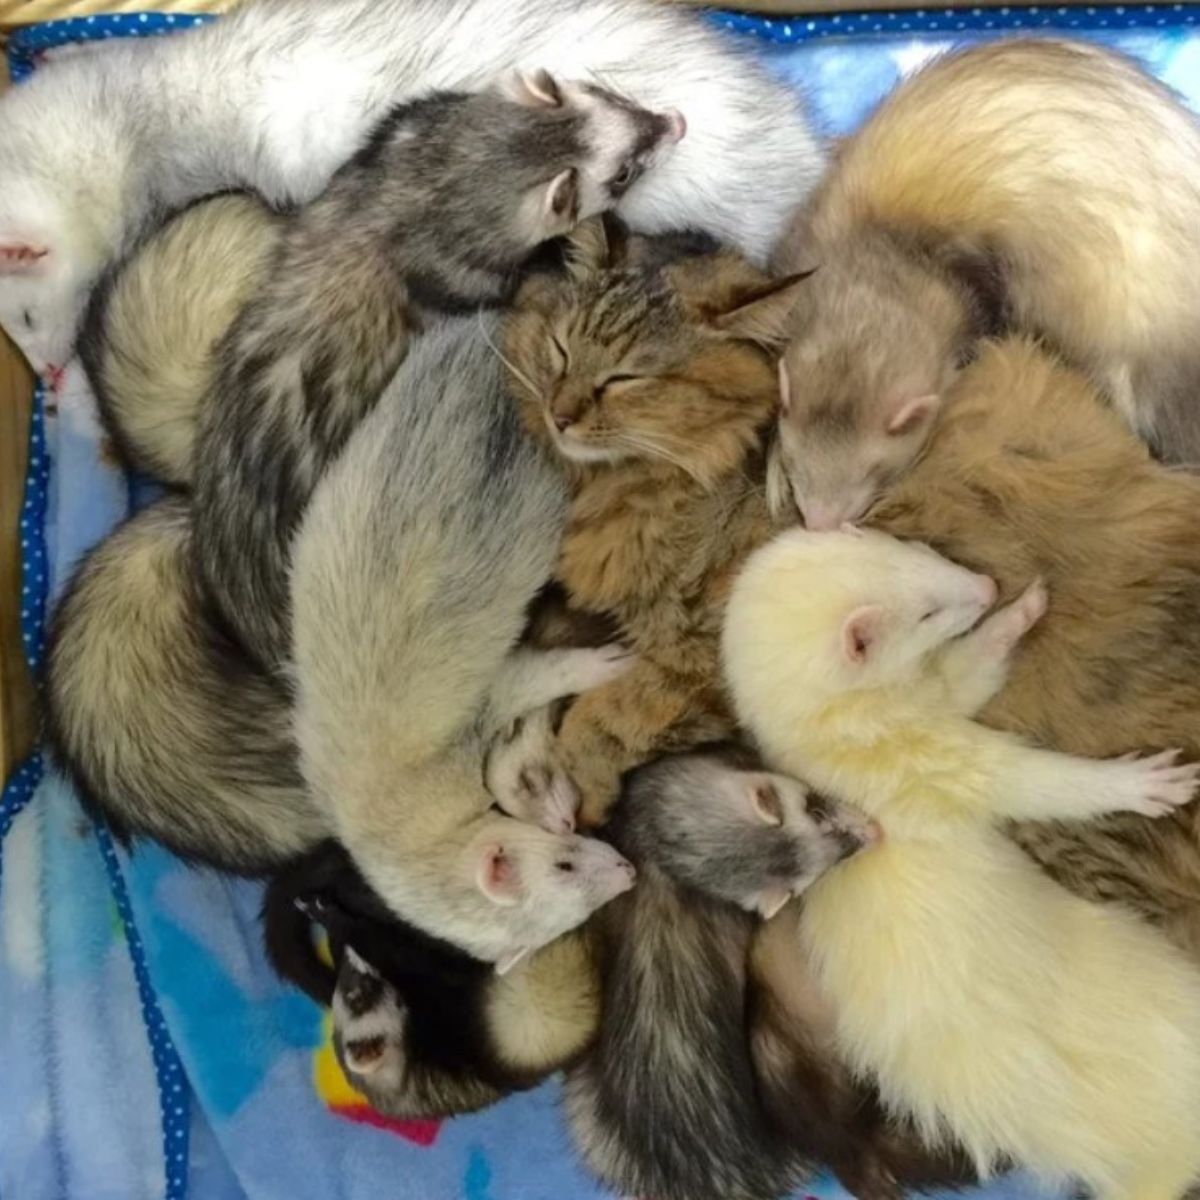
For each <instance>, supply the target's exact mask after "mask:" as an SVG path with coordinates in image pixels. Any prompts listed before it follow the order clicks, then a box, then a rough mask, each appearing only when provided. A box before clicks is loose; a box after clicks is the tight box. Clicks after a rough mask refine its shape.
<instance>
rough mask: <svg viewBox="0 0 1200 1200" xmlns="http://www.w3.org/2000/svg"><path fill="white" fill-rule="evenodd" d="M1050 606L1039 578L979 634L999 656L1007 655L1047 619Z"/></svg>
mask: <svg viewBox="0 0 1200 1200" xmlns="http://www.w3.org/2000/svg"><path fill="white" fill-rule="evenodd" d="M1049 602H1050V596H1049V593H1048V592H1047V591H1046V583H1045V580H1043V579H1042V578H1041V577H1040V576H1039V577H1038V578H1037V579H1035V580H1034V581H1033V582H1032V583H1031V584H1030V585H1029V586H1028V587H1027V588H1026V589H1025V590H1024V591H1023V592H1022V593H1021V594H1020V595H1019V596H1018V597H1017V598H1016V599H1015V600H1014V601H1013V602H1012V603H1011V604H1006V605H1005V606H1004V607H1003V608H1002V609H1000V610H999V611H998V612H995V613H993V614H992V615H991V616H990V617H988V618H987V620H985V621H984V623H983V625H982V626H981V627H980V633H981V634H982V635H983V636H984V637H986V638H987V640H988V641H989V642H990V643H991V644H992V649H993V651H994V652H995V653H996V654H997V655H1001V656H1003V655H1006V654H1007V653H1008V652H1009V651H1010V650H1012V648H1013V647H1014V646H1015V645H1016V644H1017V643H1018V642H1019V641H1020V640H1021V639H1022V638H1023V637H1024V636H1025V635H1026V634H1027V633H1028V632H1029V631H1030V630H1031V629H1032V628H1033V627H1034V626H1035V625H1036V624H1037V623H1038V622H1039V621H1040V620H1041V619H1042V617H1044V616H1045V615H1046V608H1047V605H1048V604H1049Z"/></svg>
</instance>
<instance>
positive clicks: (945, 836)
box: [724, 529, 1200, 1200]
mask: <svg viewBox="0 0 1200 1200" xmlns="http://www.w3.org/2000/svg"><path fill="white" fill-rule="evenodd" d="M995 599H996V589H995V585H994V583H993V582H992V581H991V580H990V579H988V578H987V577H986V576H980V575H974V574H972V573H971V572H969V571H966V570H964V569H963V568H961V567H958V566H956V565H954V564H953V563H950V562H948V561H947V560H946V559H944V558H941V557H940V556H939V555H937V554H935V553H934V552H933V551H932V550H930V549H929V548H928V547H927V546H923V545H920V544H918V543H912V542H908V543H905V542H900V541H897V540H895V539H893V538H890V537H888V536H886V535H884V534H881V533H876V532H873V531H854V530H849V529H846V530H843V531H841V532H833V533H813V532H808V531H805V530H797V531H794V532H790V533H786V534H784V535H783V536H781V537H780V538H778V539H776V540H775V541H774V542H772V543H771V544H769V545H767V546H766V547H764V548H763V549H761V550H760V551H758V552H757V553H756V554H755V555H754V556H752V558H751V559H750V560H749V562H748V564H747V566H746V568H745V570H744V572H743V573H742V575H741V577H740V578H739V580H738V582H737V584H736V586H735V589H734V592H733V596H732V598H731V600H730V603H729V607H728V610H727V615H726V626H725V633H724V654H725V665H726V673H727V677H728V680H729V683H730V685H731V688H732V691H733V695H734V699H735V703H736V707H737V710H738V713H739V715H740V716H741V718H742V719H743V721H744V722H745V723H746V724H747V725H748V726H749V728H750V729H751V730H752V731H753V732H754V734H755V735H756V736H757V737H758V738H759V740H760V742H761V744H762V747H763V749H764V751H765V753H766V754H767V756H768V758H769V759H770V760H772V762H773V765H774V766H775V767H777V768H779V769H781V770H783V771H786V772H789V773H791V774H793V775H796V776H799V777H802V778H804V779H806V781H808V782H809V783H811V784H813V785H815V786H816V787H819V788H824V789H827V790H829V791H830V792H831V793H833V794H835V795H837V796H838V797H840V798H843V799H845V800H847V801H851V802H853V803H855V804H857V805H859V806H861V807H862V808H864V809H865V810H866V811H867V812H869V813H870V814H871V815H872V816H874V817H876V818H877V819H878V820H879V821H880V822H881V824H882V825H883V828H884V841H883V843H882V844H881V845H879V846H877V847H875V848H873V849H871V850H868V851H866V852H865V853H863V854H861V855H860V856H858V857H857V858H855V859H854V860H852V861H850V862H847V863H845V864H844V865H842V866H840V867H837V868H835V869H834V870H833V871H831V872H830V873H829V874H828V875H826V876H825V878H824V879H823V880H821V881H820V882H819V883H818V884H817V885H816V886H815V887H814V888H812V890H810V891H809V892H808V894H807V898H806V902H805V907H804V912H803V918H802V921H801V930H802V937H803V940H804V947H805V951H806V953H807V954H808V956H809V958H810V960H811V963H812V966H813V969H814V973H815V975H816V978H817V979H818V981H819V984H820V986H821V987H822V988H823V989H824V990H825V991H826V993H827V998H828V1000H829V1001H830V1002H831V1004H832V1006H833V1009H834V1011H835V1013H836V1022H837V1039H838V1042H839V1045H840V1049H841V1051H842V1052H843V1054H844V1055H845V1057H846V1059H847V1061H848V1062H849V1063H850V1064H851V1066H852V1067H853V1069H855V1070H856V1071H858V1072H861V1073H862V1074H864V1075H869V1076H871V1077H873V1078H874V1079H876V1080H877V1081H878V1084H879V1088H880V1092H881V1094H882V1096H883V1098H884V1100H885V1102H886V1103H887V1104H888V1106H889V1107H890V1108H892V1109H893V1110H895V1111H896V1112H898V1113H902V1114H908V1115H910V1116H911V1117H912V1118H914V1119H915V1120H916V1122H917V1124H918V1127H919V1129H920V1131H921V1133H922V1135H923V1136H924V1137H925V1138H927V1139H929V1140H931V1141H934V1140H941V1139H946V1138H954V1139H957V1140H958V1141H959V1142H961V1144H962V1145H963V1146H964V1147H966V1149H967V1150H968V1151H969V1153H970V1154H971V1155H972V1157H973V1159H974V1161H975V1163H976V1165H977V1167H978V1168H979V1170H980V1171H981V1172H986V1171H988V1170H989V1169H992V1168H994V1167H995V1166H996V1165H997V1164H998V1163H999V1162H1000V1161H1001V1160H1003V1159H1008V1160H1011V1161H1014V1162H1017V1163H1021V1164H1024V1165H1026V1166H1028V1167H1030V1168H1031V1169H1033V1170H1034V1171H1036V1172H1037V1173H1038V1174H1039V1175H1041V1176H1042V1178H1043V1179H1044V1180H1045V1181H1046V1182H1049V1183H1054V1184H1059V1183H1064V1182H1066V1181H1068V1180H1078V1181H1081V1182H1083V1183H1085V1184H1088V1185H1090V1186H1091V1187H1093V1188H1095V1189H1096V1190H1097V1192H1098V1193H1099V1194H1100V1195H1101V1196H1102V1197H1113V1198H1115V1197H1131V1198H1137V1200H1168V1198H1173V1197H1178V1196H1180V1195H1182V1193H1183V1192H1184V1191H1185V1190H1186V1189H1187V1187H1188V1185H1189V1184H1190V1183H1191V1182H1193V1181H1194V1180H1196V1179H1197V1177H1198V1176H1200V972H1198V971H1197V970H1196V968H1195V967H1193V966H1192V965H1191V964H1190V962H1189V961H1188V960H1187V959H1185V958H1184V957H1183V955H1182V954H1181V953H1179V952H1178V951H1176V950H1175V949H1174V948H1173V947H1172V946H1171V945H1169V944H1168V943H1167V941H1166V940H1165V939H1164V938H1163V937H1162V936H1161V935H1160V934H1158V933H1157V932H1156V931H1154V930H1152V929H1151V928H1150V927H1149V926H1147V925H1144V924H1142V923H1141V922H1140V921H1139V920H1138V919H1136V918H1135V917H1134V916H1132V915H1131V914H1129V913H1127V912H1125V911H1124V910H1123V909H1120V908H1119V907H1117V906H1100V905H1093V904H1089V903H1087V902H1085V901H1083V900H1080V899H1078V898H1077V897H1075V896H1072V895H1071V894H1070V893H1068V892H1066V891H1064V890H1063V889H1061V888H1060V887H1059V886H1058V885H1056V884H1054V883H1053V882H1051V881H1050V880H1049V879H1048V878H1047V877H1046V876H1044V875H1043V874H1042V873H1041V872H1040V871H1039V870H1038V869H1037V867H1036V866H1034V865H1033V864H1032V863H1031V862H1030V861H1029V860H1028V859H1026V858H1025V857H1024V856H1023V855H1022V853H1021V852H1020V850H1018V849H1017V848H1016V847H1015V846H1014V845H1013V844H1012V843H1011V842H1010V841H1009V840H1008V839H1007V838H1006V837H1004V835H1003V834H1002V833H1001V832H1000V830H999V829H998V828H997V823H998V822H999V821H1000V820H1002V819H1003V818H1005V817H1022V818H1024V817H1048V818H1049V817H1060V818H1064V819H1072V818H1079V819H1082V818H1088V817H1092V816H1095V815H1098V814H1100V813H1104V812H1111V811H1115V810H1121V809H1129V810H1133V811H1138V812H1143V813H1146V814H1148V815H1152V816H1153V815H1161V814H1163V813H1165V812H1167V811H1169V809H1170V808H1171V807H1172V806H1174V805H1177V804H1180V803H1183V802H1185V801H1186V800H1187V799H1188V798H1189V797H1190V796H1191V795H1192V792H1193V791H1194V789H1195V785H1196V768H1195V767H1191V766H1177V765H1175V763H1174V756H1173V754H1165V755H1159V756H1156V757H1155V758H1148V759H1141V760H1131V759H1119V760H1113V761H1108V762H1100V761H1096V760H1091V759H1085V758H1076V757H1073V756H1070V755H1065V754H1058V753H1055V752H1052V751H1047V750H1039V749H1034V748H1032V747H1029V746H1027V745H1025V744H1023V743H1022V742H1021V741H1020V740H1018V739H1017V738H1015V737H1013V736H1012V735H1010V734H1005V733H1001V732H998V731H995V730H991V729H987V728H985V727H984V726H982V725H978V724H976V723H975V722H973V721H971V720H970V719H969V718H970V716H971V714H973V713H974V712H976V711H977V710H978V709H979V708H980V707H982V705H983V704H984V703H985V702H986V701H987V700H988V699H989V698H990V697H991V696H992V695H993V694H994V693H995V692H996V691H998V690H999V688H1000V687H1001V686H1002V684H1003V681H1004V676H1005V671H1006V664H1007V660H1008V658H1009V656H1010V654H1011V652H1012V649H1013V647H1014V646H1015V645H1016V643H1017V641H1018V640H1019V639H1020V637H1021V636H1022V635H1023V634H1024V633H1025V631H1026V630H1027V629H1028V628H1029V627H1030V626H1031V625H1032V624H1033V623H1034V622H1035V621H1036V620H1038V618H1039V617H1040V616H1041V615H1042V613H1043V612H1044V611H1045V605H1046V593H1045V589H1044V588H1043V587H1042V585H1041V584H1040V583H1038V582H1035V583H1034V584H1032V585H1031V586H1030V588H1029V589H1028V590H1027V591H1026V592H1025V594H1024V595H1023V596H1021V597H1020V599H1018V600H1017V601H1016V602H1014V603H1013V604H1011V605H1009V606H1008V607H1006V608H1004V609H1001V610H999V611H997V612H996V613H994V614H992V615H991V616H990V617H988V618H987V619H986V620H985V621H983V623H982V624H980V625H978V627H977V628H975V629H974V630H973V631H972V632H970V633H967V632H966V631H967V630H969V629H971V627H972V626H974V625H975V623H976V622H977V621H978V620H979V618H980V617H981V616H982V614H983V613H984V612H985V611H986V610H987V609H988V608H989V607H991V605H992V604H993V603H994V602H995ZM963 634H965V636H959V635H963Z"/></svg>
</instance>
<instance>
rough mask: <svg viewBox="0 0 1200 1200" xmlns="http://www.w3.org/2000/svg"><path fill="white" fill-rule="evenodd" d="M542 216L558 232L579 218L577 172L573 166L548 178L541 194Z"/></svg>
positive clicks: (567, 227)
mask: <svg viewBox="0 0 1200 1200" xmlns="http://www.w3.org/2000/svg"><path fill="white" fill-rule="evenodd" d="M542 216H543V217H544V218H545V219H546V221H547V222H549V224H550V225H551V226H552V227H553V229H554V230H556V231H559V232H561V231H562V230H564V229H569V228H570V227H571V226H572V225H574V224H575V222H576V221H577V220H578V219H579V172H578V171H576V170H575V168H574V167H568V168H567V169H566V170H565V171H560V172H559V173H558V174H557V175H555V177H554V178H553V179H552V180H550V183H549V185H548V186H547V187H546V191H545V193H544V194H543V196H542Z"/></svg>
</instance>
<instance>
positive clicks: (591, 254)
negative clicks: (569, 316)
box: [566, 213, 629, 282]
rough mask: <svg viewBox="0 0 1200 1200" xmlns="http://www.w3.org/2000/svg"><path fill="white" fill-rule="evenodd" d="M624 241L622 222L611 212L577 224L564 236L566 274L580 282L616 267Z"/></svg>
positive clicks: (624, 232)
mask: <svg viewBox="0 0 1200 1200" xmlns="http://www.w3.org/2000/svg"><path fill="white" fill-rule="evenodd" d="M628 240H629V231H628V230H627V229H626V227H625V225H624V223H623V222H622V221H621V220H620V218H619V217H614V216H612V214H611V213H605V214H603V215H602V216H599V217H589V218H588V219H587V220H586V221H582V222H580V224H578V225H577V226H576V227H575V228H574V229H573V230H572V231H571V232H570V233H569V234H568V235H567V251H566V258H567V274H569V275H570V276H571V278H572V279H574V280H576V281H579V282H582V281H583V280H586V279H590V278H591V277H592V276H593V275H596V274H597V273H598V272H600V271H606V270H608V269H609V268H610V267H615V266H617V265H618V264H619V263H620V262H621V261H623V259H624V257H625V252H626V247H627V244H628Z"/></svg>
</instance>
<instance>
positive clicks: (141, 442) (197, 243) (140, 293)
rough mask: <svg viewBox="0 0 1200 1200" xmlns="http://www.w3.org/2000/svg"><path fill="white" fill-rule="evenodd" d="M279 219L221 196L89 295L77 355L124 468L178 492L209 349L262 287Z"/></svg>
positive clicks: (182, 216)
mask: <svg viewBox="0 0 1200 1200" xmlns="http://www.w3.org/2000/svg"><path fill="white" fill-rule="evenodd" d="M278 230H279V218H278V216H277V215H276V214H275V213H273V212H271V210H270V209H268V208H267V207H266V206H265V205H264V204H263V203H262V202H261V201H260V200H257V199H255V198H254V197H252V196H248V195H236V194H231V195H224V196H217V197H215V198H213V199H209V200H203V201H201V202H199V203H198V204H194V205H192V206H190V207H189V208H186V209H184V210H183V211H182V212H180V213H178V214H177V215H176V216H175V217H174V218H173V219H172V220H171V221H169V222H168V223H167V224H166V225H165V226H163V228H162V229H160V230H158V231H157V232H155V233H154V234H153V235H152V236H151V237H150V238H149V239H148V240H147V241H145V242H143V243H142V244H141V245H140V246H139V247H137V249H135V250H134V251H133V252H132V253H131V254H130V255H129V257H128V258H126V259H125V261H124V262H123V263H121V264H120V265H119V266H118V267H117V268H116V269H115V270H114V271H113V272H111V273H110V274H109V275H108V277H107V278H106V279H105V280H104V281H103V282H102V283H101V284H100V286H99V287H97V289H96V291H95V293H94V294H93V297H92V301H91V304H90V305H89V308H88V313H87V317H86V319H85V321H84V327H83V333H82V335H81V338H80V343H79V352H80V356H81V358H82V361H83V365H84V368H85V370H86V371H87V374H88V379H89V380H90V382H91V385H92V389H93V391H94V392H95V394H96V397H97V400H98V401H99V404H100V411H101V414H102V416H103V418H104V423H105V425H106V427H107V429H108V432H109V434H110V436H111V437H112V439H113V441H114V442H115V443H116V446H117V448H118V450H119V451H120V452H121V454H122V456H123V457H124V458H125V460H126V461H127V462H128V464H129V465H130V466H131V467H134V468H135V469H137V470H139V471H144V472H146V473H147V474H149V475H152V476H153V477H154V478H156V479H160V480H162V481H163V482H164V483H169V484H172V485H174V486H176V487H187V486H188V485H189V484H190V483H191V478H192V449H193V444H194V442H195V435H196V425H197V419H198V415H199V410H200V404H201V401H202V399H203V397H204V396H205V395H206V394H207V393H208V392H209V390H210V379H211V375H212V365H211V364H212V358H213V354H212V351H213V348H214V346H215V345H216V343H217V342H218V341H220V339H221V338H222V336H223V335H224V334H225V332H226V331H227V330H228V329H229V327H230V326H231V325H232V323H233V320H234V318H235V317H236V316H237V314H238V312H239V311H240V310H241V308H242V306H243V305H244V304H245V303H246V302H247V301H248V300H249V299H250V298H251V297H252V296H253V295H254V294H255V292H256V291H257V290H258V289H259V288H261V287H262V285H263V283H264V281H265V280H266V278H267V272H268V270H269V267H270V262H271V257H272V254H273V252H274V249H275V246H276V244H277V241H278Z"/></svg>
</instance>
